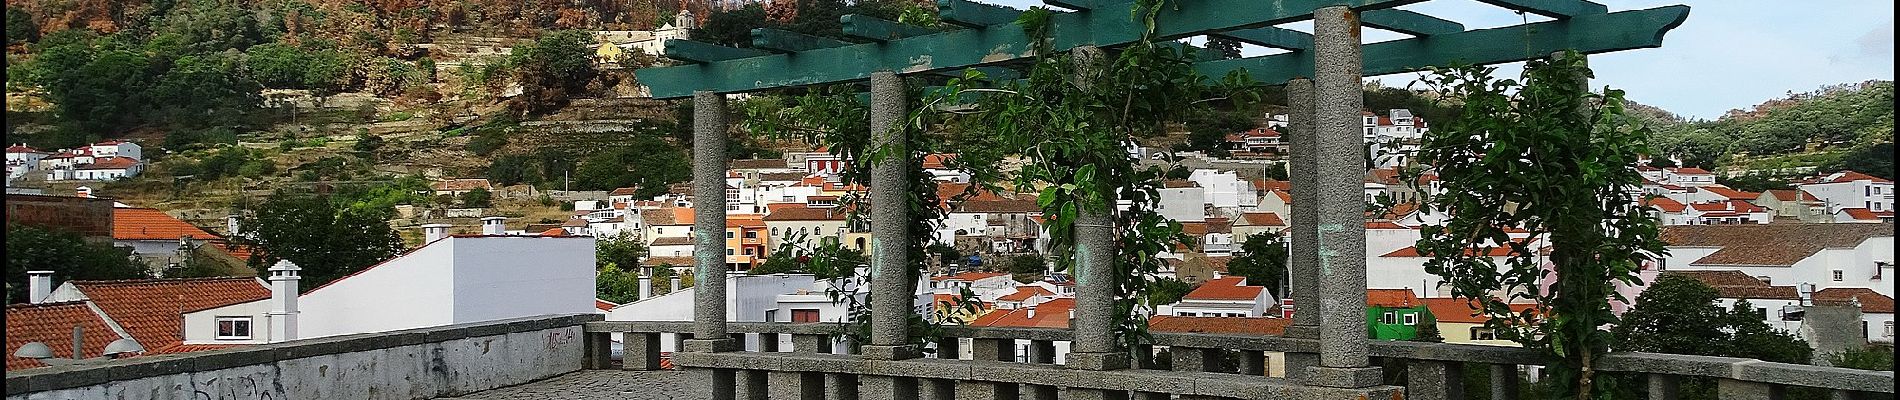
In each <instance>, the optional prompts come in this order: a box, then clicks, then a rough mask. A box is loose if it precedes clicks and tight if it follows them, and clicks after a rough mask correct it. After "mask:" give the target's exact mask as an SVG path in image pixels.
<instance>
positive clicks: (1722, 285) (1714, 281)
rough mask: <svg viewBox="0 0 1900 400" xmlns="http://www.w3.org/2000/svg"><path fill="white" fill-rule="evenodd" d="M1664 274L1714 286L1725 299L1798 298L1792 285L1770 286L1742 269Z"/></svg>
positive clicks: (1664, 273)
mask: <svg viewBox="0 0 1900 400" xmlns="http://www.w3.org/2000/svg"><path fill="white" fill-rule="evenodd" d="M1663 275H1664V276H1681V277H1685V278H1689V279H1694V280H1696V281H1700V282H1702V284H1704V285H1709V287H1710V288H1714V289H1715V291H1716V293H1717V294H1716V295H1717V296H1721V297H1722V298H1725V299H1771V300H1800V299H1801V295H1800V293H1799V292H1797V291H1795V288H1794V286H1771V285H1769V284H1768V283H1767V282H1762V281H1761V279H1758V278H1755V277H1753V276H1748V274H1746V273H1742V271H1733V270H1729V271H1665V272H1663Z"/></svg>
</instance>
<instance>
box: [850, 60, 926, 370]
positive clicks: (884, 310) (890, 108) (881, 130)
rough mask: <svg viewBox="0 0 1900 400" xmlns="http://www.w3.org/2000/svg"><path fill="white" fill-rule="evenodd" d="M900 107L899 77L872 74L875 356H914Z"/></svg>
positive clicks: (906, 153)
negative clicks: (876, 155)
mask: <svg viewBox="0 0 1900 400" xmlns="http://www.w3.org/2000/svg"><path fill="white" fill-rule="evenodd" d="M904 108H905V100H904V81H903V78H899V77H898V76H897V74H896V73H894V72H891V71H878V72H873V73H871V145H872V146H874V147H875V148H876V150H875V151H877V152H878V153H881V154H884V155H885V156H884V157H885V158H884V159H882V160H878V161H877V163H876V164H874V165H872V166H871V187H870V191H871V343H869V345H867V346H864V349H863V351H864V354H865V356H866V357H869V358H873V359H879V360H902V359H907V358H914V357H916V355H915V353H916V351H914V350H913V349H910V348H908V347H907V346H908V342H909V339H910V336H909V334H908V333H907V332H906V331H905V328H907V325H908V323H909V320H908V318H909V316H910V313H911V308H912V303H913V302H914V301H915V300H914V298H913V297H912V292H911V288H910V285H911V280H910V271H909V270H910V268H911V265H910V262H909V261H910V260H909V259H908V258H907V257H905V256H906V255H908V251H909V243H910V231H909V229H910V226H909V225H910V220H911V218H910V194H909V193H910V192H909V189H910V185H909V179H908V177H909V171H910V168H909V162H910V150H909V146H907V143H905V141H906V138H905V135H904ZM873 380H876V378H874V377H869V376H867V377H866V379H864V381H865V382H866V383H869V382H871V381H873Z"/></svg>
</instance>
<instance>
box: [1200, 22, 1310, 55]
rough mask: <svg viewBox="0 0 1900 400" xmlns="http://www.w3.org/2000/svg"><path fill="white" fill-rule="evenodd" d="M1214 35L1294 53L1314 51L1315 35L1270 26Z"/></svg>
mask: <svg viewBox="0 0 1900 400" xmlns="http://www.w3.org/2000/svg"><path fill="white" fill-rule="evenodd" d="M1213 35H1214V36H1220V37H1225V38H1228V39H1233V40H1238V41H1240V42H1242V43H1247V44H1252V45H1256V46H1267V47H1272V48H1276V49H1287V50H1294V51H1304V50H1312V49H1313V34H1311V33H1306V32H1300V31H1296V30H1292V29H1286V28H1275V27H1271V26H1269V27H1265V28H1253V29H1238V30H1231V31H1226V32H1220V33H1214V34H1213Z"/></svg>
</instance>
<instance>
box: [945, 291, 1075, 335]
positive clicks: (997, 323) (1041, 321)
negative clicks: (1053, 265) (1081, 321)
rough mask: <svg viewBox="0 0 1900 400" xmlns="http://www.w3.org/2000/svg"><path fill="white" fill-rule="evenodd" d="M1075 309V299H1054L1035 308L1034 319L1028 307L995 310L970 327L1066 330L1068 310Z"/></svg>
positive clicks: (973, 322) (980, 317) (978, 319)
mask: <svg viewBox="0 0 1900 400" xmlns="http://www.w3.org/2000/svg"><path fill="white" fill-rule="evenodd" d="M1072 309H1075V299H1068V298H1063V299H1054V300H1049V301H1045V302H1042V303H1041V304H1037V305H1036V306H1035V310H1036V311H1035V314H1036V316H1035V317H1030V316H1029V313H1030V312H1029V310H1030V308H1029V307H1018V308H1015V309H1009V310H995V311H990V312H989V313H986V314H983V315H982V316H979V317H976V320H974V321H970V326H985V327H1010V328H1068V327H1069V310H1072Z"/></svg>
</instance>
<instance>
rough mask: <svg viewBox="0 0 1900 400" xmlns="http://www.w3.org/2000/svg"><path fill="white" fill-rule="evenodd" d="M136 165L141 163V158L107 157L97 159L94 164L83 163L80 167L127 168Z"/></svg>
mask: <svg viewBox="0 0 1900 400" xmlns="http://www.w3.org/2000/svg"><path fill="white" fill-rule="evenodd" d="M134 165H139V160H137V159H133V158H130V157H106V158H101V159H98V160H95V161H93V162H92V164H86V165H81V166H79V168H78V169H89V170H90V169H126V168H132V166H134Z"/></svg>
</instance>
